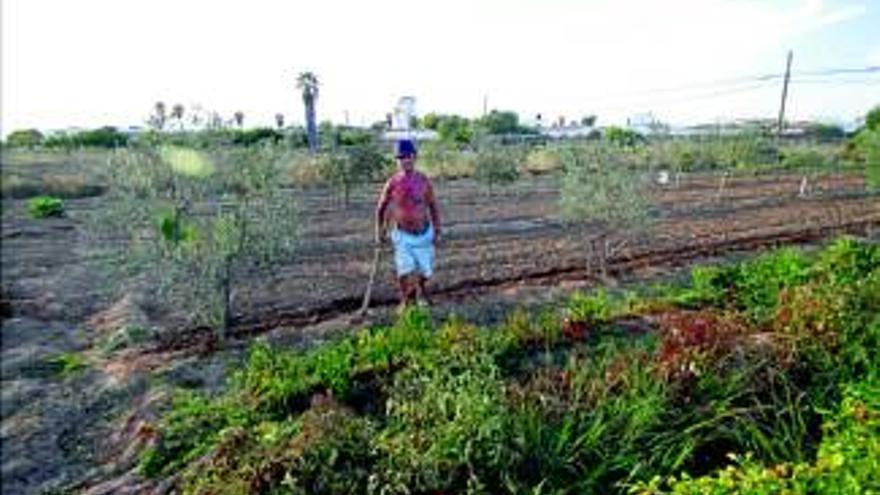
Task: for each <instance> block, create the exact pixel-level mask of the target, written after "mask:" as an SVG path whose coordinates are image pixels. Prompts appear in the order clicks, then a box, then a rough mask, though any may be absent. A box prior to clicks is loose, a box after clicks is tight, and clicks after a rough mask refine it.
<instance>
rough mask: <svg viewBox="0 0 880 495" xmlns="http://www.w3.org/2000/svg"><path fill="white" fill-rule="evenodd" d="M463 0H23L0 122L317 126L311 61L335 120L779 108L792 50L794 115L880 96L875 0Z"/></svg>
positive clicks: (763, 111)
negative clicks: (399, 106) (173, 110)
mask: <svg viewBox="0 0 880 495" xmlns="http://www.w3.org/2000/svg"><path fill="white" fill-rule="evenodd" d="M453 4H454V5H452V6H450V5H449V4H443V5H440V4H436V3H428V2H425V3H424V4H422V7H423V8H424V9H425V11H426V12H422V13H420V12H418V9H413V8H412V7H411V5H410V4H405V3H403V2H402V1H399V0H384V1H381V2H375V3H373V4H371V5H362V4H347V3H345V2H330V5H328V4H320V5H309V6H308V8H305V7H301V6H297V5H290V4H286V3H280V2H271V1H262V2H257V3H256V4H249V5H250V7H248V8H246V9H245V8H239V5H238V4H236V3H235V2H211V3H206V2H197V1H194V2H189V3H187V4H185V5H177V4H172V3H171V2H170V1H168V0H160V1H158V2H151V3H144V2H140V3H131V4H126V5H118V4H117V3H115V2H110V1H107V0H88V1H78V2H75V4H74V3H67V2H61V1H57V0H29V1H27V2H25V1H23V0H16V1H6V2H4V3H3V12H2V14H3V15H2V26H3V30H2V31H3V34H2V41H3V43H2V45H3V46H2V55H3V57H2V59H3V62H2V64H3V71H2V74H3V76H2V84H3V92H2V118H0V134H2V135H3V136H6V135H8V134H9V133H10V132H12V131H14V130H17V129H24V128H37V129H40V130H43V131H50V130H59V129H66V128H72V127H82V128H96V127H100V126H103V125H112V126H116V127H121V128H126V127H130V126H144V125H145V121H146V119H147V117H148V116H149V114H150V113H151V112H152V109H153V105H154V104H155V103H156V102H157V101H162V102H164V103H165V104H166V105H167V106H168V108H169V109H170V107H171V106H172V105H174V104H178V103H179V104H182V105H184V107H185V108H186V110H187V111H190V110H191V109H193V108H194V107H196V106H197V105H198V106H202V107H203V108H204V109H206V110H209V111H217V112H219V113H220V114H221V115H222V116H223V117H225V118H229V117H231V115H232V114H233V112H235V111H239V110H240V111H242V112H243V113H244V114H245V121H244V126H245V127H248V128H251V127H261V126H268V127H274V115H275V113H282V114H284V116H285V120H286V123H287V124H288V125H302V124H303V121H304V118H303V115H302V114H303V105H302V101H301V99H300V97H299V93H298V91H297V90H296V89H295V87H294V78H295V76H296V74H297V73H299V72H303V71H306V70H310V71H312V72H314V73H315V74H316V75H317V76H318V79H319V81H320V83H321V92H320V94H319V98H318V102H317V112H318V120H319V121H328V120H329V121H331V122H333V123H335V124H344V123H346V122H347V123H349V124H351V125H358V126H368V125H370V124H371V123H372V122H375V121H378V120H382V119H384V116H385V114H386V113H389V112H391V111H392V109H393V107H394V105H395V103H396V101H397V99H398V98H399V97H401V96H405V95H411V96H414V97H415V99H416V114H417V115H419V116H423V115H425V114H427V113H430V112H435V113H446V114H458V115H463V116H465V117H469V118H474V117H478V116H479V115H481V114H482V113H483V111H484V109H487V110H490V109H497V110H509V111H514V112H516V113H517V114H518V115H519V116H520V119H521V120H522V121H524V122H530V121H531V120H533V117H534V116H535V115H536V114H538V113H540V114H541V115H542V116H543V117H544V118H543V121H544V122H547V123H549V122H553V121H556V120H558V118H559V117H560V116H562V117H565V119H566V120H579V119H580V118H581V117H582V116H584V115H590V114H593V115H596V116H597V118H598V120H597V122H598V123H599V125H615V124H622V123H624V122H625V120H626V119H627V118H628V117H633V116H637V115H643V114H647V113H650V114H652V115H654V116H655V117H656V118H657V119H659V120H660V121H662V122H664V123H669V124H670V125H673V126H681V125H695V124H703V123H713V122H727V121H734V120H738V119H743V118H775V117H776V115H777V113H778V107H779V103H780V97H781V92H782V77H781V75H782V73H783V72H784V68H785V67H784V66H785V56H786V53H787V52H788V50H792V51H793V52H794V58H793V64H792V77H791V83H790V86H789V94H788V99H787V102H786V120H787V121H797V120H813V121H823V122H829V123H835V124H839V125H841V124H847V123H852V122H854V121H856V119H857V118H859V116H862V115H864V114H865V113H866V112H867V111H868V110H869V109H870V108H871V107H872V106H874V105H876V104H878V103H880V34H878V32H877V30H876V29H872V26H876V25H880V5H877V4H871V3H869V2H866V1H842V2H824V1H821V0H785V1H779V2H730V1H723V0H712V1H709V2H700V1H697V0H686V1H682V2H677V3H674V4H666V3H664V4H663V5H656V4H655V3H653V2H649V1H636V0H630V1H626V2H611V1H608V0H602V1H592V2H587V3H575V2H572V1H571V0H555V1H552V2H546V3H542V4H540V5H539V4H537V3H534V2H528V1H524V0H523V1H516V2H505V3H502V2H500V0H491V1H486V2H481V3H478V4H475V5H469V4H465V3H464V2H460V1H456V2H453ZM45 12H53V13H54V15H52V16H46V15H45ZM339 12H344V13H346V14H348V15H343V16H340V15H339ZM426 20H430V24H429V25H427V26H426V25H425V21H426ZM71 21H73V22H71ZM166 24H168V25H170V27H168V28H164V29H163V28H162V27H163V26H164V25H166ZM157 28H158V29H157ZM47 33H51V34H48V35H47ZM291 35H292V36H293V38H292V39H291ZM82 54H86V56H85V57H83V56H82ZM841 69H844V70H841ZM849 69H851V70H852V71H851V72H847V71H845V70H849ZM835 71H838V72H835ZM59 81H63V84H59V83H58V82H59Z"/></svg>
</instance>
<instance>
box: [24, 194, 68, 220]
mask: <svg viewBox="0 0 880 495" xmlns="http://www.w3.org/2000/svg"><path fill="white" fill-rule="evenodd" d="M27 208H28V213H30V214H31V216H32V217H34V218H48V217H61V216H64V201H63V200H61V199H60V198H56V197H52V196H37V197H35V198H31V199H29V200H28V204H27Z"/></svg>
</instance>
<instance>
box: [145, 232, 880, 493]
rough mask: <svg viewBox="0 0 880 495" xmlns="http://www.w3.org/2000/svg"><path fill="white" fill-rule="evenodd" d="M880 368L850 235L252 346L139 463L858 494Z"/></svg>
mask: <svg viewBox="0 0 880 495" xmlns="http://www.w3.org/2000/svg"><path fill="white" fill-rule="evenodd" d="M633 321H638V322H640V324H641V327H643V328H649V329H650V330H645V331H640V332H634V331H633V329H632V328H633V327H632V326H631V323H632V322H633ZM878 363H880V247H878V246H875V245H870V244H866V243H863V242H859V241H855V240H853V239H842V240H840V241H838V242H836V243H834V244H832V245H830V246H829V247H827V248H826V249H824V250H822V251H821V252H819V253H816V254H811V255H808V254H804V253H802V252H800V251H795V250H789V249H785V250H779V251H776V252H772V253H768V254H766V255H764V256H760V257H758V258H756V259H754V260H751V261H746V262H744V263H739V264H735V265H729V266H719V267H702V268H697V269H695V270H694V271H693V277H692V282H691V283H689V284H687V285H685V286H682V287H671V288H667V289H666V290H664V291H663V292H662V293H661V294H659V295H656V296H650V297H649V296H641V297H640V296H633V295H628V296H626V297H615V296H611V295H609V294H607V293H605V292H601V291H599V292H594V293H589V294H585V293H579V294H576V295H574V296H573V297H572V298H571V299H570V300H569V301H568V302H566V304H565V305H564V306H563V307H562V308H549V309H547V310H544V311H542V312H539V313H537V314H534V315H533V314H529V313H527V312H526V311H524V310H518V311H516V312H514V313H512V314H511V315H510V316H509V318H508V320H507V321H506V322H505V323H504V324H501V325H499V326H497V327H492V328H484V327H478V326H474V325H470V324H468V323H467V322H466V321H463V320H462V319H460V318H458V317H455V316H452V317H450V318H449V319H448V320H447V321H445V322H443V323H440V324H436V323H435V322H433V321H432V320H431V318H430V317H429V316H428V314H427V313H426V312H423V311H419V310H412V311H409V312H406V313H404V314H403V315H402V316H401V318H400V319H399V321H397V322H396V323H395V324H394V325H393V326H390V327H379V328H371V329H365V330H363V331H361V332H359V333H358V334H356V335H354V336H351V337H348V338H344V339H341V340H339V341H337V342H335V343H332V344H328V345H325V346H322V347H320V348H317V349H314V350H311V351H308V352H305V353H300V352H291V351H284V350H278V349H274V348H271V347H269V346H268V345H265V344H257V345H255V346H254V347H253V348H252V349H251V351H250V354H249V358H248V360H247V362H246V363H245V365H244V367H243V368H242V369H241V370H240V371H238V372H237V373H236V374H235V376H234V378H233V379H232V380H231V381H230V383H229V387H228V389H227V391H226V392H224V393H222V394H220V395H218V396H213V397H209V396H205V395H200V394H196V393H192V392H187V393H184V394H182V395H181V396H180V398H179V399H178V401H177V402H176V403H175V405H174V406H173V407H172V409H171V410H170V411H169V412H168V413H167V414H166V415H165V416H164V418H163V419H162V422H161V424H160V425H159V437H158V441H157V443H156V444H155V446H153V447H152V448H150V449H149V450H147V451H146V453H145V454H144V457H143V458H142V464H141V467H142V470H143V472H144V473H145V474H147V475H149V476H170V475H174V474H181V477H180V478H179V479H180V482H179V485H180V488H181V489H182V491H183V492H184V493H243V492H259V493H310V494H316V493H597V492H601V493H626V492H628V491H629V492H631V493H667V492H670V493H778V492H779V491H780V490H783V491H784V490H785V489H788V490H791V491H792V492H794V493H860V492H858V491H857V490H858V489H859V487H865V486H871V485H870V484H871V483H876V482H877V470H876V458H877V454H878V448H880V447H878V445H880V431H878V427H880V423H878V421H880V403H878V402H877V397H880V394H878V384H880V365H878ZM765 466H769V467H765ZM761 490H763V491H761Z"/></svg>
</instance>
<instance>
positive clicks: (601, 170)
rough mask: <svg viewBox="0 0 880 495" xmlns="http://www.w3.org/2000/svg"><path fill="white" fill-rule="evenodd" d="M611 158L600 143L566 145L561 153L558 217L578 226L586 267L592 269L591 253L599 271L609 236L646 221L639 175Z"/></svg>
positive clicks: (604, 263) (608, 252)
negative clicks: (561, 171)
mask: <svg viewBox="0 0 880 495" xmlns="http://www.w3.org/2000/svg"><path fill="white" fill-rule="evenodd" d="M615 160H616V159H615V155H614V154H613V153H609V152H608V150H607V149H604V148H598V149H595V148H581V147H578V148H570V149H567V150H565V152H564V153H563V154H562V164H563V170H564V175H563V180H562V190H561V191H560V193H561V194H560V207H561V213H562V216H563V218H564V219H565V220H567V221H569V222H571V223H572V224H574V225H575V226H577V227H578V228H579V230H580V233H581V238H582V242H583V244H584V248H585V250H586V251H587V256H586V260H587V263H586V264H587V269H588V270H589V271H592V265H593V262H594V258H595V259H596V263H597V264H598V267H599V270H600V271H601V273H602V274H603V275H605V274H606V272H607V258H608V257H609V256H610V255H611V245H610V241H609V237H610V236H611V235H612V234H613V233H615V232H618V231H621V230H624V229H627V230H632V229H639V228H644V227H646V226H647V225H648V224H649V215H648V213H649V210H648V207H649V199H648V194H647V180H646V177H645V175H644V174H643V173H641V172H639V171H634V170H630V169H629V168H628V167H626V166H623V165H622V164H620V163H618V162H616V161H615ZM591 234H592V236H591Z"/></svg>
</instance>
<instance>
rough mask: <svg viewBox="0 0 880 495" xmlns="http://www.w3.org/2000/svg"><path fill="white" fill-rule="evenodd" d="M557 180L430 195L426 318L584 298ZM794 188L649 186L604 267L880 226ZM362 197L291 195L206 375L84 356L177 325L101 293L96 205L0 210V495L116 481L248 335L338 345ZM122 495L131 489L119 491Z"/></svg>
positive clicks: (580, 261)
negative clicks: (269, 263)
mask: <svg viewBox="0 0 880 495" xmlns="http://www.w3.org/2000/svg"><path fill="white" fill-rule="evenodd" d="M558 180H559V179H558V177H556V176H553V175H546V176H540V177H534V178H528V179H523V180H521V181H520V183H518V184H517V185H515V186H513V187H510V188H506V189H499V190H496V191H495V192H494V194H492V195H489V194H487V193H485V192H483V191H482V189H481V188H479V187H477V186H476V185H475V184H474V183H473V182H471V181H469V180H456V181H450V182H442V183H438V184H436V185H435V187H436V189H437V192H438V197H439V198H440V201H441V208H442V209H443V216H444V220H445V232H446V241H445V243H444V244H443V245H442V246H441V247H440V249H439V252H438V264H437V267H436V271H437V276H436V279H435V280H434V281H433V287H434V290H435V294H436V296H435V303H436V307H435V311H439V312H441V313H442V312H443V311H447V310H452V309H455V310H457V311H461V310H462V309H463V308H469V309H468V310H469V311H472V312H473V316H474V317H476V318H477V319H483V320H486V319H491V318H493V317H494V316H495V315H497V314H500V313H501V312H502V311H501V309H497V310H494V309H491V308H502V307H505V306H504V305H505V304H508V305H509V304H512V303H513V304H515V303H518V302H525V303H531V302H533V301H535V300H537V301H538V302H540V300H547V299H548V298H549V297H555V296H557V295H563V294H564V293H565V292H566V291H568V290H570V289H571V288H572V287H578V286H581V285H583V284H584V283H587V282H590V275H589V274H587V273H586V272H585V271H584V266H585V262H584V246H583V243H582V242H581V241H580V240H579V239H582V238H583V236H584V235H590V229H589V228H587V229H586V230H584V229H579V228H575V227H572V226H568V225H566V224H565V223H563V222H561V221H560V220H559V218H558V211H557V205H558ZM800 182H801V176H799V175H785V176H779V175H774V176H762V177H751V178H735V179H728V180H726V181H725V184H724V187H723V190H721V188H720V185H721V184H720V179H719V177H718V176H710V175H696V176H689V177H685V178H684V179H683V180H682V182H681V183H680V184H679V186H678V187H675V186H671V185H670V186H662V187H661V186H657V187H656V188H655V189H654V191H653V193H652V201H653V205H654V206H653V208H652V212H651V218H652V228H651V229H650V230H647V231H638V232H616V233H615V234H614V236H613V239H614V241H615V244H618V243H620V242H623V241H625V242H626V243H625V245H623V247H622V248H621V249H620V250H619V252H617V253H616V254H615V256H614V257H613V258H612V259H611V260H610V269H611V274H612V275H613V276H614V277H616V278H626V277H631V276H642V275H644V276H655V275H657V273H658V271H659V272H661V273H662V272H663V271H664V270H668V269H669V267H670V266H672V265H676V264H687V263H689V262H691V261H693V260H697V259H705V258H706V257H710V256H718V255H724V254H725V253H729V252H733V251H742V250H746V251H753V250H759V249H763V248H765V247H771V246H775V245H780V244H787V243H809V242H815V241H819V240H821V239H823V238H826V237H828V236H832V235H835V234H837V233H842V232H851V233H857V234H862V235H869V236H871V235H873V232H874V229H876V228H877V227H878V226H880V198H878V196H876V195H870V194H867V193H866V192H865V187H864V184H863V182H862V179H861V178H860V177H857V176H851V175H841V174H837V175H828V176H825V177H823V178H821V179H820V180H818V182H813V183H812V191H811V193H810V194H809V195H807V196H806V197H799V196H798V191H799V186H800ZM375 192H376V191H372V190H369V191H367V190H365V191H361V192H360V193H359V194H356V195H355V196H354V198H353V201H352V204H351V205H350V206H349V207H348V208H342V207H341V206H339V204H338V202H337V201H336V200H335V199H334V198H333V197H332V196H331V195H329V194H328V193H327V191H325V190H323V189H312V190H296V191H295V190H290V191H289V194H290V195H291V198H295V199H296V200H297V201H299V202H300V204H301V206H302V211H303V212H304V215H305V219H306V226H305V231H304V234H303V243H302V246H301V249H300V252H299V255H298V256H297V257H296V259H294V260H293V261H291V262H290V263H288V264H285V265H284V266H279V267H277V269H275V270H273V271H272V273H270V274H266V273H262V274H254V276H253V277H252V279H250V280H248V281H247V282H246V283H245V284H243V286H242V287H241V288H240V292H239V296H238V297H237V299H236V306H235V313H236V314H235V318H236V325H235V326H236V329H235V332H234V335H233V336H234V339H233V342H232V343H231V344H230V345H229V347H230V350H229V351H228V352H224V353H215V354H212V355H211V356H207V357H205V356H201V357H199V356H196V355H194V354H193V352H191V351H192V349H191V348H185V349H181V350H179V351H173V349H169V348H168V346H165V347H164V348H162V349H159V350H161V351H162V352H158V351H159V350H156V349H155V346H153V348H154V351H156V352H152V353H143V352H141V353H138V354H134V353H132V352H129V353H125V352H123V353H120V354H116V355H113V356H111V357H107V356H105V355H104V354H102V353H100V352H98V351H97V349H96V347H97V346H98V344H100V343H101V342H104V341H106V339H107V338H108V336H109V335H110V334H112V333H113V332H115V331H116V330H118V328H119V327H120V326H122V325H125V324H132V323H137V324H140V325H144V326H150V325H155V326H159V327H163V326H164V327H167V326H169V325H172V324H174V322H175V321H178V318H177V316H179V312H180V311H185V308H175V307H173V306H170V305H167V304H162V303H161V302H160V301H156V300H154V299H152V297H151V296H150V295H149V291H147V290H144V289H143V288H142V287H139V286H138V285H137V284H136V283H132V284H130V285H129V287H128V290H126V291H123V293H121V294H117V295H116V296H114V297H111V296H110V292H109V291H108V290H107V288H108V287H110V282H111V280H109V279H108V275H106V273H105V272H104V271H102V270H100V265H101V257H102V251H103V246H99V245H92V244H90V242H89V241H88V239H87V236H86V235H85V233H84V232H83V220H82V219H83V218H84V215H85V214H87V213H88V212H89V211H91V210H93V209H95V208H99V207H100V206H101V201H102V199H101V197H92V198H84V199H72V200H69V201H67V210H68V215H67V216H66V217H65V218H59V219H45V220H40V221H36V220H32V219H30V218H29V217H28V216H27V215H26V211H25V202H24V201H22V200H16V199H7V200H4V201H3V218H2V242H3V245H2V265H0V268H2V299H3V302H4V303H5V304H6V305H7V306H8V312H6V311H5V312H4V320H3V327H2V338H3V340H2V381H3V391H2V394H3V395H2V411H0V414H2V429H0V440H2V442H3V456H2V473H0V474H2V478H3V490H2V491H3V493H4V494H5V493H10V494H18V493H39V491H40V490H43V489H47V488H51V487H54V486H59V485H64V484H69V483H72V482H79V483H82V484H84V485H91V484H94V483H95V482H97V481H99V480H103V479H106V478H108V477H110V476H111V475H113V474H118V473H117V472H116V471H119V472H124V471H125V470H126V469H128V468H129V467H130V465H131V462H132V460H133V458H134V457H133V456H134V453H135V450H134V449H133V448H132V447H131V446H132V445H137V442H138V441H139V440H138V438H139V437H138V432H139V431H140V430H139V429H138V428H139V427H140V425H143V424H145V422H146V421H149V419H150V418H151V415H152V414H154V410H153V409H152V408H151V407H150V406H151V405H152V404H155V403H159V402H161V398H162V397H163V394H166V393H167V390H168V389H169V388H170V387H172V386H181V385H182V386H191V387H200V388H203V387H208V388H211V387H216V386H219V385H221V384H222V379H223V376H224V367H225V363H227V362H230V361H229V360H230V359H232V361H231V362H234V360H235V358H236V356H239V355H240V352H241V348H242V346H243V345H245V344H246V342H247V341H248V339H249V338H251V336H252V335H253V334H256V333H265V334H266V335H267V336H268V337H269V338H273V339H275V340H277V341H278V342H285V343H288V344H292V345H313V344H314V342H316V341H318V342H319V341H320V340H321V339H323V338H327V335H328V334H330V333H332V332H333V331H334V330H338V329H340V328H342V327H345V321H346V320H345V318H346V317H347V315H348V313H349V312H350V311H351V310H352V309H353V308H355V307H356V306H357V305H358V304H359V302H360V297H361V294H362V291H363V289H364V286H365V284H366V276H367V273H368V271H369V263H370V261H371V259H372V249H373V247H372V242H371V240H372V223H371V222H372V213H373V201H374V194H375ZM379 280H380V282H379V284H378V286H377V288H376V290H375V292H374V294H375V305H376V306H377V307H378V308H379V309H378V311H377V312H376V315H375V316H374V320H371V321H376V320H382V319H384V318H386V317H387V310H388V308H390V307H392V306H393V304H394V303H395V298H394V291H393V286H392V283H391V282H392V270H391V265H390V256H385V262H384V263H383V265H382V269H381V271H380V275H379ZM585 281H586V282H585ZM547 287H554V289H553V290H549V289H547ZM545 293H546V294H545ZM7 313H8V314H7ZM304 327H307V328H304ZM147 347H150V346H149V345H148V346H147ZM172 351H173V352H172ZM64 353H66V354H64ZM69 354H76V355H81V356H84V359H85V361H86V363H85V366H84V369H82V370H80V371H78V372H76V373H71V374H69V375H65V374H63V373H60V372H59V370H58V366H59V365H58V364H57V363H58V361H57V360H55V361H53V358H57V357H58V356H61V355H69ZM144 356H147V357H146V358H145V357H144ZM139 363H148V364H144V365H143V366H142V367H138V366H139ZM150 363H151V364H150ZM62 375H63V376H62ZM117 481H118V480H117ZM118 482H119V483H122V484H123V485H125V486H128V487H129V488H131V487H133V486H136V483H135V482H134V481H133V480H132V478H131V477H130V476H129V477H128V478H126V480H124V481H118ZM119 486H122V485H119ZM119 486H116V485H113V486H111V485H106V484H105V485H98V487H96V488H94V489H93V491H92V492H91V493H112V492H117V493H121V492H122V491H121V488H119ZM102 489H103V490H106V491H104V492H102V491H101V490H102Z"/></svg>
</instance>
